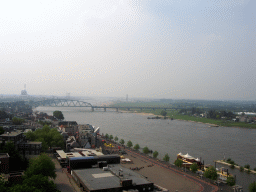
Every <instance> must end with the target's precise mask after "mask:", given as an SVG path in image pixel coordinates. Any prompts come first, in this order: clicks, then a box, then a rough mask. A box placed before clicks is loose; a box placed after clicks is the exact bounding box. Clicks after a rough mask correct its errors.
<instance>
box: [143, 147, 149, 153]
mask: <svg viewBox="0 0 256 192" xmlns="http://www.w3.org/2000/svg"><path fill="white" fill-rule="evenodd" d="M143 153H145V154H149V149H148V147H147V146H146V147H144V148H143Z"/></svg>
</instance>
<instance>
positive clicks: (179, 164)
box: [174, 159, 183, 167]
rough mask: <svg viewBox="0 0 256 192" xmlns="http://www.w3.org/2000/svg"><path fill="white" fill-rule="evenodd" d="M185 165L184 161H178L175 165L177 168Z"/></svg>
mask: <svg viewBox="0 0 256 192" xmlns="http://www.w3.org/2000/svg"><path fill="white" fill-rule="evenodd" d="M182 164H183V161H182V160H181V159H176V160H175V161H174V165H175V166H177V167H181V166H182Z"/></svg>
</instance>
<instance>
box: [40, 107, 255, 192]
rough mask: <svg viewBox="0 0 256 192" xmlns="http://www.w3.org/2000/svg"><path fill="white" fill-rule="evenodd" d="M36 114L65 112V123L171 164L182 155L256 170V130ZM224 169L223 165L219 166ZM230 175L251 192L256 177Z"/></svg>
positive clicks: (80, 113) (123, 116) (137, 117)
mask: <svg viewBox="0 0 256 192" xmlns="http://www.w3.org/2000/svg"><path fill="white" fill-rule="evenodd" d="M36 110H38V111H40V112H46V113H48V114H49V115H51V114H52V113H53V111H55V110H60V111H62V112H63V114H64V117H65V120H67V121H77V123H78V124H91V125H94V126H95V127H100V133H104V134H106V133H108V134H109V135H111V134H112V135H113V136H114V137H115V136H117V137H118V138H119V140H120V139H124V140H125V141H126V142H127V141H128V140H131V141H132V143H133V145H135V144H137V143H138V144H139V145H140V147H141V148H143V147H145V146H147V147H148V148H149V149H152V150H153V151H155V150H156V151H158V152H159V158H161V159H162V158H163V156H164V155H165V154H166V153H168V154H169V156H170V162H171V163H172V162H174V160H175V159H176V155H177V154H178V153H180V152H182V153H183V154H186V153H189V155H191V156H193V157H195V158H197V157H198V158H200V157H201V158H202V160H204V163H205V164H211V165H214V162H213V161H214V160H220V159H223V158H224V156H225V158H226V159H227V158H231V159H232V160H234V161H235V163H237V164H238V165H242V166H244V165H245V164H249V165H250V166H251V169H253V168H254V167H256V154H255V151H256V142H255V137H256V129H246V128H234V127H209V125H206V124H201V123H194V122H187V121H180V120H172V121H171V120H160V119H158V120H157V119H147V117H148V116H149V115H145V114H144V115H143V114H138V113H124V112H123V113H122V112H119V113H117V112H115V111H111V110H109V109H107V112H103V111H100V110H99V111H97V110H96V111H94V112H90V110H89V109H87V110H86V109H83V108H79V107H77V108H75V107H67V108H64V107H62V108H61V107H58V108H57V107H38V108H36ZM217 167H223V165H217ZM229 171H230V172H231V173H232V174H233V175H236V178H237V184H239V185H242V186H243V187H244V191H248V185H249V184H250V183H252V182H253V181H256V176H255V175H253V174H248V173H244V172H240V171H239V170H238V169H230V168H229Z"/></svg>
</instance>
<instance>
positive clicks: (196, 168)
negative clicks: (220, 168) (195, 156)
mask: <svg viewBox="0 0 256 192" xmlns="http://www.w3.org/2000/svg"><path fill="white" fill-rule="evenodd" d="M190 170H191V171H192V172H193V173H195V172H197V170H198V165H197V163H193V164H192V165H190Z"/></svg>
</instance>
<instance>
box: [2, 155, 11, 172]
mask: <svg viewBox="0 0 256 192" xmlns="http://www.w3.org/2000/svg"><path fill="white" fill-rule="evenodd" d="M9 158H10V156H9V154H8V153H0V173H5V174H7V173H9Z"/></svg>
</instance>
